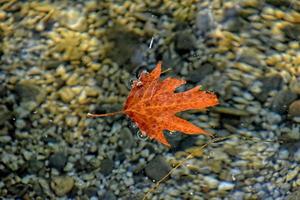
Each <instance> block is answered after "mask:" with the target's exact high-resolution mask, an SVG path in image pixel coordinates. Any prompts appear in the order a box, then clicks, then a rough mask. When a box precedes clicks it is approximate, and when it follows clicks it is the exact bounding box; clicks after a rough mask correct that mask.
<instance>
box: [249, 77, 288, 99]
mask: <svg viewBox="0 0 300 200" xmlns="http://www.w3.org/2000/svg"><path fill="white" fill-rule="evenodd" d="M259 81H260V82H261V83H262V88H261V92H260V93H258V94H253V95H254V96H255V97H256V98H257V99H258V100H260V101H265V100H266V99H267V98H268V95H269V92H270V91H272V90H279V89H280V88H281V87H282V83H283V79H282V77H281V76H280V75H274V76H268V77H263V78H261V79H259Z"/></svg>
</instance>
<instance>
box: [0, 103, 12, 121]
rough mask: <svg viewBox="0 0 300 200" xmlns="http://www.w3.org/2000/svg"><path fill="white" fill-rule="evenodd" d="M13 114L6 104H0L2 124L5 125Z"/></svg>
mask: <svg viewBox="0 0 300 200" xmlns="http://www.w3.org/2000/svg"><path fill="white" fill-rule="evenodd" d="M11 116H12V113H11V112H10V111H9V110H8V109H7V107H6V106H5V105H0V125H3V124H4V123H5V122H6V121H7V120H8V119H9V118H10V117H11Z"/></svg>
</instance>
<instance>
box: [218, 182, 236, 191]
mask: <svg viewBox="0 0 300 200" xmlns="http://www.w3.org/2000/svg"><path fill="white" fill-rule="evenodd" d="M233 188H234V184H233V183H231V182H226V181H223V182H221V183H220V185H219V187H218V190H219V191H226V190H232V189H233Z"/></svg>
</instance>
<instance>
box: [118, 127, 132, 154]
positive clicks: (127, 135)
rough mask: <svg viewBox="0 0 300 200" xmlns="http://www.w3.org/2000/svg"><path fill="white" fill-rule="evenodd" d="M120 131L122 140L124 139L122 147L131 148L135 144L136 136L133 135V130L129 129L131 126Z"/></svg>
mask: <svg viewBox="0 0 300 200" xmlns="http://www.w3.org/2000/svg"><path fill="white" fill-rule="evenodd" d="M120 132H121V133H120V134H121V136H120V137H121V138H120V140H121V141H122V148H123V149H130V148H131V147H132V146H133V144H134V138H133V136H132V133H131V131H130V130H129V128H126V127H125V128H123V129H122V130H121V131H120Z"/></svg>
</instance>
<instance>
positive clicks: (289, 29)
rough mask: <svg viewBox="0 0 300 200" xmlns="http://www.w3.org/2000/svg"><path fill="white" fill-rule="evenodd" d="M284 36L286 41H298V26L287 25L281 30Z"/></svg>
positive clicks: (299, 27)
mask: <svg viewBox="0 0 300 200" xmlns="http://www.w3.org/2000/svg"><path fill="white" fill-rule="evenodd" d="M282 32H283V33H284V35H285V36H286V37H287V38H288V40H290V39H292V40H300V34H299V32H300V25H288V26H285V27H284V28H283V29H282Z"/></svg>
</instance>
